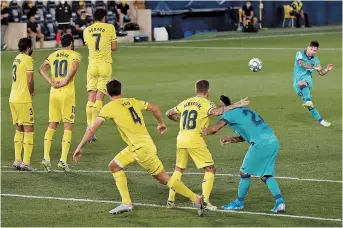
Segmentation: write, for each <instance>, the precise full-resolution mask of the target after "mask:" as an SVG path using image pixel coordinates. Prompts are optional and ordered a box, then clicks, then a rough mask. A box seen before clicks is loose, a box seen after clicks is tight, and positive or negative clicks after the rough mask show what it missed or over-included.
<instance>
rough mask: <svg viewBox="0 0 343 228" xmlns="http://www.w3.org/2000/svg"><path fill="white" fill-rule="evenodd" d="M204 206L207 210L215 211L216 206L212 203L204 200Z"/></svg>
mask: <svg viewBox="0 0 343 228" xmlns="http://www.w3.org/2000/svg"><path fill="white" fill-rule="evenodd" d="M204 208H205V210H208V211H216V210H217V209H218V208H217V207H216V206H214V205H212V204H211V203H210V202H208V203H206V202H204Z"/></svg>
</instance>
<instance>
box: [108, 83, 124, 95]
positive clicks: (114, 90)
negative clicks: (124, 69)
mask: <svg viewBox="0 0 343 228" xmlns="http://www.w3.org/2000/svg"><path fill="white" fill-rule="evenodd" d="M106 88H107V92H108V94H109V95H110V96H111V97H112V96H119V95H121V83H120V81H118V80H115V79H113V80H111V81H109V82H107V85H106Z"/></svg>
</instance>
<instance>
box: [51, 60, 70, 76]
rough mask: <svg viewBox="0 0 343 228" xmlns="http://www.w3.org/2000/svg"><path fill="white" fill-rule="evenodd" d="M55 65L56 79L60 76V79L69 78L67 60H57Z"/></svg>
mask: <svg viewBox="0 0 343 228" xmlns="http://www.w3.org/2000/svg"><path fill="white" fill-rule="evenodd" d="M53 64H54V67H55V77H56V78H57V77H58V76H60V77H65V76H67V67H68V62H67V60H66V59H63V60H61V61H59V60H58V59H56V60H55V61H54V63H53Z"/></svg>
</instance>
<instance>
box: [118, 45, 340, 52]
mask: <svg viewBox="0 0 343 228" xmlns="http://www.w3.org/2000/svg"><path fill="white" fill-rule="evenodd" d="M122 48H157V49H206V50H269V51H285V50H286V51H287V50H288V51H294V50H302V49H304V48H287V47H284V48H282V47H190V46H161V45H158V46H147V45H144V46H142V45H140V46H122ZM320 50H321V51H342V48H320Z"/></svg>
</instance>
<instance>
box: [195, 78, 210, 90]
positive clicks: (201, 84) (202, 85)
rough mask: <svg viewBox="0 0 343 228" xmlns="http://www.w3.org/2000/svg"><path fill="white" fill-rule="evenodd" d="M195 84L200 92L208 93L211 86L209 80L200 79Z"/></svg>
mask: <svg viewBox="0 0 343 228" xmlns="http://www.w3.org/2000/svg"><path fill="white" fill-rule="evenodd" d="M195 86H196V88H197V92H198V93H206V92H207V91H208V89H209V88H210V83H209V82H208V81H207V80H199V81H197V83H196V85H195Z"/></svg>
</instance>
